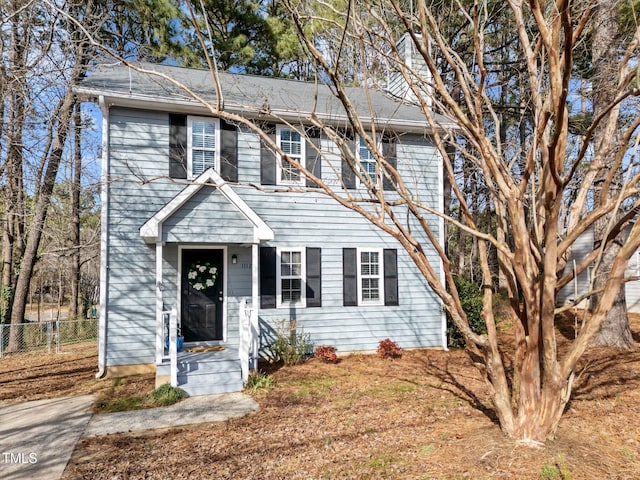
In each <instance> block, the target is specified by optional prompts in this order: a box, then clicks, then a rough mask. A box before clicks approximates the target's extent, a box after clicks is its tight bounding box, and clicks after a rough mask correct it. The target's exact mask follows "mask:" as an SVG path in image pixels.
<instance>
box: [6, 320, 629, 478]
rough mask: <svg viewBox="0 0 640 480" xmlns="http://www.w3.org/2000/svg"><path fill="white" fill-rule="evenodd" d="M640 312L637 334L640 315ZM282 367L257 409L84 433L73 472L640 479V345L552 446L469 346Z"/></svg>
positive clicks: (596, 376) (596, 385)
mask: <svg viewBox="0 0 640 480" xmlns="http://www.w3.org/2000/svg"><path fill="white" fill-rule="evenodd" d="M632 320H633V322H632V327H633V330H634V332H636V333H637V332H639V331H640V317H638V316H634V317H633V319H632ZM94 361H95V360H94ZM3 362H4V359H3V360H0V386H2V387H5V385H6V384H7V382H8V380H7V375H8V373H7V372H6V371H5V369H4V366H3V365H2V363H3ZM94 365H95V363H94ZM38 368H40V367H38ZM42 368H44V367H42ZM71 370H73V369H72V368H71V366H69V365H68V366H67V367H66V368H65V370H64V371H63V372H61V376H59V379H60V380H61V381H62V380H63V379H65V378H66V381H65V382H64V383H66V384H69V383H77V385H78V390H79V391H78V392H77V393H85V392H84V391H98V390H100V389H101V388H102V390H103V391H104V390H108V389H109V388H112V389H113V385H112V382H111V381H110V380H108V381H96V380H93V379H92V375H91V376H89V373H91V374H92V373H93V372H88V371H87V372H86V373H85V377H82V374H81V373H80V372H75V374H76V375H77V376H76V377H73V378H74V379H75V380H69V379H68V377H66V373H69V374H70V375H73V374H74V373H72V372H70V371H71ZM18 371H19V370H18V369H17V368H14V369H13V372H14V373H17V372H18ZM64 372H66V373H64ZM9 374H10V372H9ZM272 376H273V378H274V379H275V381H276V384H275V386H274V387H272V388H271V389H269V390H268V391H265V390H260V391H258V392H256V393H252V395H253V396H254V398H255V399H256V400H257V401H258V403H259V404H260V411H259V412H257V413H256V414H254V415H251V416H248V417H244V418H240V419H236V420H230V421H227V422H223V423H209V424H202V425H196V426H191V427H182V428H176V429H167V430H161V431H148V432H143V433H138V434H131V433H129V434H116V435H108V436H102V437H95V438H85V439H82V440H81V442H80V443H79V444H78V446H77V448H76V450H75V452H74V454H73V456H72V459H71V461H70V463H69V465H68V466H67V469H66V471H65V475H64V478H65V479H86V478H91V479H107V478H108V479H115V478H117V479H143V478H144V479H155V478H176V479H182V478H184V479H227V478H228V479H257V478H260V479H325V478H326V479H384V478H388V479H428V478H434V479H463V478H470V479H541V478H544V479H556V478H557V479H563V478H564V479H568V478H571V479H574V480H578V479H637V478H639V477H640V474H639V473H638V472H640V422H638V418H640V388H638V387H640V352H638V351H634V352H626V353H620V352H612V351H607V350H605V349H597V350H593V351H591V352H590V353H589V355H588V356H587V357H586V358H585V359H584V361H583V363H582V364H581V375H580V377H579V379H578V380H577V382H576V385H575V390H574V395H573V397H572V400H571V402H570V404H569V405H568V407H567V411H566V413H565V415H564V417H563V420H562V422H561V423H560V427H559V429H558V432H557V438H556V439H555V440H554V441H552V442H549V443H548V444H547V445H546V446H545V447H544V448H532V447H529V446H525V445H520V444H517V443H514V442H513V441H511V440H509V439H507V438H506V437H505V436H504V435H503V434H502V433H501V432H500V430H499V428H498V426H497V425H496V423H495V421H494V419H493V416H492V413H491V410H490V403H489V399H488V396H487V390H486V386H485V384H484V382H483V381H482V379H481V378H480V376H479V374H478V373H477V371H476V369H475V368H474V367H473V365H471V363H470V362H469V360H468V358H467V356H466V355H465V354H464V352H461V351H451V352H440V351H414V352H405V353H404V355H403V356H402V358H400V359H396V360H383V359H380V358H378V357H376V356H364V355H353V356H350V357H348V358H345V359H343V360H342V362H341V363H339V364H337V365H332V364H325V363H322V362H320V361H317V360H314V361H311V362H308V363H305V364H303V365H299V366H295V367H287V368H281V369H279V370H276V371H273V372H272ZM27 377H29V376H28V375H27ZM82 378H84V380H82ZM10 382H11V381H9V383H10ZM127 382H129V380H127ZM104 383H107V385H104ZM24 385H25V388H24V389H23V390H22V392H21V393H20V395H22V396H24V397H25V398H29V394H28V393H27V390H29V389H31V388H35V387H36V386H37V381H35V380H33V379H28V381H27V382H26V383H24ZM101 385H102V387H101ZM50 388H51V389H52V391H54V392H58V393H66V392H68V391H69V390H68V389H67V388H66V387H65V388H62V387H55V386H54V385H53V384H50ZM118 388H119V387H118ZM131 388H133V389H135V388H136V387H131ZM145 388H147V387H144V382H142V383H140V384H139V390H140V391H143V390H145ZM36 390H37V389H36ZM0 391H2V392H3V395H4V391H5V389H4V388H2V390H0ZM40 394H41V393H37V394H36V395H40ZM3 398H5V399H6V395H5V396H4V397H3Z"/></svg>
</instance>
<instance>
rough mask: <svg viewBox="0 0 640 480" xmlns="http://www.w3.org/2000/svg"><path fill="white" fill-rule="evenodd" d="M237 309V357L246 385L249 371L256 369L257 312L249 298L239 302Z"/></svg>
mask: <svg viewBox="0 0 640 480" xmlns="http://www.w3.org/2000/svg"><path fill="white" fill-rule="evenodd" d="M239 309H240V312H239V315H238V317H239V318H240V341H239V344H238V355H239V357H240V368H241V371H242V381H243V382H245V383H246V381H247V380H248V379H249V370H250V369H253V368H256V367H257V360H258V348H259V346H258V339H259V336H258V312H257V310H256V309H255V308H253V306H252V303H251V299H249V298H244V299H242V300H240V305H239Z"/></svg>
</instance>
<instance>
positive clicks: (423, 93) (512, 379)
mask: <svg viewBox="0 0 640 480" xmlns="http://www.w3.org/2000/svg"><path fill="white" fill-rule="evenodd" d="M286 3H287V5H288V6H289V8H290V11H291V14H292V16H293V17H294V18H295V20H296V24H297V25H298V27H299V35H300V37H301V38H302V40H303V41H304V42H305V45H306V48H307V50H308V52H309V54H310V55H311V56H313V58H314V59H315V60H316V61H317V62H318V64H319V65H320V66H321V68H322V69H323V72H324V73H325V74H326V75H327V77H328V78H329V82H330V85H331V87H332V88H333V89H334V90H335V93H336V95H337V96H338V98H340V99H341V100H342V103H343V105H344V107H345V109H346V110H347V112H349V115H350V121H351V123H352V124H353V127H354V129H356V130H357V131H358V133H359V134H360V135H366V134H367V130H368V129H366V128H364V120H366V121H367V122H369V121H370V119H362V118H359V117H358V116H357V114H356V113H355V109H354V108H353V107H352V106H351V105H350V103H349V98H348V95H347V93H346V90H345V86H344V82H343V81H342V78H341V76H340V75H338V74H337V69H336V68H335V67H334V65H335V58H332V60H331V61H329V60H327V58H326V57H327V56H326V52H325V51H324V50H320V49H318V48H317V46H316V44H315V43H314V41H313V36H312V35H310V34H309V29H308V27H307V25H308V20H309V14H310V12H308V11H305V10H304V9H303V6H302V5H301V4H298V3H294V2H286ZM364 3H365V7H363V10H364V11H363V12H362V14H361V13H360V12H358V11H356V10H352V11H350V13H349V15H348V16H345V17H344V19H343V26H344V29H343V31H344V36H345V37H350V38H352V40H353V42H354V43H359V44H361V45H368V46H370V47H371V48H375V45H374V44H373V43H372V42H370V40H369V38H370V35H371V33H370V32H371V31H372V29H371V28H367V29H364V28H363V25H365V22H366V24H368V25H370V19H371V18H375V19H376V20H377V29H373V31H377V32H380V33H379V36H381V37H384V38H386V39H388V40H389V43H388V45H387V47H388V51H389V52H392V53H391V54H387V53H386V52H385V51H378V52H377V54H378V55H386V58H387V59H388V61H389V62H390V63H391V64H392V65H393V67H394V68H396V69H398V70H399V71H401V72H402V74H403V75H404V77H405V80H406V81H407V82H408V83H409V85H410V86H411V89H412V90H413V92H414V93H415V96H416V98H418V99H420V105H421V107H422V109H423V113H424V116H425V120H426V121H427V122H428V123H429V125H430V126H431V129H432V132H433V135H434V139H435V141H436V144H437V145H438V147H439V149H440V151H441V154H442V158H443V159H444V161H445V168H446V171H447V174H448V176H449V177H450V181H451V183H452V186H453V191H454V194H455V195H456V197H457V199H458V202H459V204H460V208H461V209H462V212H463V219H464V220H463V222H460V223H459V224H458V225H457V226H458V227H459V228H462V229H464V230H466V231H467V232H468V233H469V234H471V235H473V236H474V237H475V238H476V239H477V242H478V249H479V255H478V257H477V259H478V262H479V264H480V265H479V266H480V269H481V272H482V282H483V285H484V309H483V318H484V320H485V323H486V325H487V330H488V333H487V334H486V335H477V334H475V333H474V332H473V331H471V329H470V328H469V325H468V322H467V319H466V315H465V312H464V310H463V309H462V308H461V305H460V300H459V298H458V297H457V293H456V290H455V285H454V282H453V278H452V275H451V269H450V268H449V263H448V259H447V258H446V257H445V256H444V252H443V251H442V250H441V249H440V248H439V247H438V251H439V253H440V255H441V260H442V262H443V263H444V265H445V276H446V285H445V284H443V283H442V282H441V281H440V280H439V278H438V276H437V274H436V271H435V269H434V268H433V266H432V265H431V264H430V263H429V260H428V258H427V257H426V255H425V254H424V249H422V248H419V247H418V245H417V242H416V238H415V236H413V235H411V234H410V233H408V232H406V231H403V230H402V229H400V228H399V227H400V226H399V225H397V224H396V225H395V226H394V227H395V228H394V227H390V226H389V225H388V219H389V218H391V219H393V213H392V209H391V207H390V206H389V202H387V201H386V200H387V199H385V198H381V197H380V196H379V195H375V194H374V193H372V197H374V198H376V199H377V200H378V205H379V208H380V209H381V210H384V211H386V213H387V215H386V218H385V220H383V219H382V218H372V217H371V216H370V215H369V216H368V218H370V219H371V221H373V222H374V223H375V224H377V225H378V226H380V228H383V229H385V230H386V231H388V232H389V233H390V234H391V235H393V236H395V237H396V238H397V239H398V240H399V241H400V243H402V244H403V245H404V246H405V248H406V249H407V251H408V252H409V254H410V255H411V256H412V258H413V259H414V261H415V263H416V265H417V266H418V267H419V268H420V270H421V272H422V273H423V275H424V276H425V278H426V279H427V281H428V282H429V284H430V286H431V287H432V288H433V290H434V291H435V292H436V293H437V294H438V295H439V296H440V298H441V299H442V300H443V302H444V304H445V306H446V307H447V309H448V310H449V312H450V313H451V316H452V318H453V320H454V322H455V324H456V325H457V326H458V328H459V329H460V330H461V332H462V333H463V335H464V337H465V339H466V343H467V346H468V349H469V351H470V353H471V355H472V356H473V358H474V359H475V360H477V364H478V365H479V366H480V368H481V370H482V371H483V372H484V374H485V375H486V378H487V380H488V383H489V385H490V386H491V391H492V400H493V405H494V408H495V411H496V414H497V416H498V418H499V421H500V424H501V426H502V428H503V430H504V431H505V432H506V433H507V434H508V435H510V436H512V437H514V438H517V439H522V440H532V441H544V440H545V439H547V438H548V437H550V436H552V435H553V433H554V431H555V429H556V427H557V424H558V422H559V420H560V417H561V415H562V412H563V410H564V407H565V405H566V403H567V401H568V400H569V397H570V394H571V387H572V382H573V379H574V374H575V368H576V363H577V361H578V359H579V358H580V356H581V355H582V354H583V353H584V351H585V349H586V348H587V346H588V345H589V343H590V342H591V340H592V339H593V337H594V335H595V334H596V332H598V330H599V328H600V325H601V323H602V321H603V319H604V318H605V316H606V314H607V312H608V311H609V310H610V309H611V306H612V304H613V302H614V298H615V296H616V294H617V292H618V291H619V290H620V287H621V286H622V285H623V283H624V281H625V279H624V269H625V266H626V264H627V262H628V260H629V258H630V257H631V256H632V255H633V253H634V252H635V250H636V249H637V248H638V246H640V226H639V225H638V224H637V223H635V222H633V220H634V219H635V218H636V216H637V213H636V209H637V207H638V205H639V200H638V197H637V187H638V180H639V178H638V172H637V157H636V156H635V151H633V150H631V148H632V146H633V142H634V141H635V140H636V137H637V133H638V125H639V123H640V119H639V118H640V117H638V111H637V107H638V105H637V103H636V100H635V99H636V98H637V95H638V93H639V92H638V89H637V88H636V87H635V79H636V71H635V69H634V68H633V67H634V62H635V61H637V50H638V41H639V40H640V37H639V36H638V33H637V32H636V35H635V36H634V37H633V39H632V40H631V41H630V42H629V43H628V44H627V45H625V50H624V52H623V53H622V54H621V55H620V56H619V57H617V58H616V61H615V66H616V69H615V77H614V78H615V80H614V81H613V82H612V79H609V82H610V83H609V88H610V90H612V91H613V95H612V96H611V99H610V101H609V103H608V106H607V107H606V109H605V113H602V114H600V115H596V116H595V117H594V119H593V123H592V124H591V125H590V126H589V127H588V128H587V129H586V133H585V135H584V139H583V141H581V142H579V141H578V140H577V139H575V138H572V136H571V134H570V131H569V122H568V118H569V113H570V111H569V100H570V96H571V95H572V94H573V95H577V92H576V91H575V89H574V88H573V87H572V70H571V67H572V52H573V49H574V47H575V45H576V44H578V43H579V42H581V41H582V39H583V38H584V36H585V31H586V29H587V28H588V27H590V26H591V25H592V22H593V13H594V7H595V5H596V2H589V1H584V2H566V1H556V2H544V3H539V2H529V3H528V4H525V3H524V2H522V1H520V0H511V1H509V3H508V7H509V11H510V15H511V16H512V23H511V24H509V25H506V24H505V25H502V26H501V28H503V29H504V28H510V29H513V31H514V32H516V33H517V38H518V45H517V47H518V48H519V49H521V51H522V58H523V59H524V61H525V72H526V81H525V82H523V88H525V87H526V89H527V91H528V95H523V96H524V97H525V98H529V99H530V100H529V101H530V103H529V104H528V105H527V108H528V109H530V110H531V112H532V116H533V119H534V122H533V127H532V131H531V132H530V133H529V134H528V136H527V142H526V144H523V145H522V146H523V147H524V148H525V150H524V151H522V152H514V151H510V150H508V149H505V148H504V146H503V144H502V143H503V142H500V139H501V138H502V139H504V137H503V136H502V135H501V131H502V129H503V128H507V125H504V124H503V123H502V122H501V120H500V115H499V113H500V112H499V111H498V110H497V109H496V104H497V103H498V102H499V98H496V89H495V86H494V85H495V82H496V80H497V78H496V76H495V75H493V74H492V73H491V72H490V71H489V70H488V69H487V63H486V61H487V58H488V56H489V50H490V49H489V45H490V41H489V37H490V36H491V34H492V31H493V30H492V24H491V16H490V11H491V9H490V5H489V2H474V4H473V5H470V6H469V8H465V7H464V3H462V2H459V3H458V4H457V6H458V11H457V13H456V14H457V15H459V16H461V17H462V18H464V19H466V20H467V22H468V24H469V26H470V28H469V29H467V30H466V34H467V35H470V36H471V40H470V43H471V44H472V45H473V53H474V62H473V64H471V65H469V64H468V63H466V62H465V61H463V59H462V58H461V56H460V55H459V54H458V52H456V51H455V50H454V49H452V47H451V44H450V43H449V42H448V41H447V38H446V37H445V36H444V35H443V34H442V32H441V29H440V24H441V23H440V21H439V20H440V19H439V18H438V15H437V10H435V9H432V8H430V6H428V5H427V4H426V3H423V2H418V3H417V5H416V7H415V8H416V11H415V13H414V12H410V11H405V10H403V8H402V4H401V3H402V2H399V1H396V0H390V1H388V2H364ZM391 16H395V17H397V18H400V19H402V22H403V23H404V27H405V29H406V31H407V32H409V34H410V36H411V39H412V42H413V45H414V47H415V49H416V51H417V52H419V54H420V57H421V58H422V59H423V60H424V63H425V64H426V66H427V68H428V73H427V74H424V73H422V72H420V71H419V70H418V69H415V68H414V69H412V68H411V67H409V66H407V65H405V64H403V63H402V61H401V60H402V59H401V57H400V56H399V55H398V52H397V50H396V49H395V44H396V41H395V40H396V39H395V37H394V31H393V29H392V28H391V26H390V23H389V21H388V18H390V17H391ZM433 48H436V49H437V50H438V51H439V52H440V54H441V55H442V56H443V57H444V58H445V61H446V63H447V66H448V70H449V71H452V72H453V75H452V76H451V77H449V78H445V77H444V76H443V75H442V71H441V69H438V68H437V66H436V64H435V62H434V61H433V58H432V55H431V49H433ZM363 51H364V49H363ZM363 65H365V62H363ZM452 81H453V82H455V85H457V86H458V88H460V91H461V92H462V95H461V97H460V98H459V99H458V98H454V97H452V95H451V94H450V93H449V92H450V91H451V90H452V88H451V82H452ZM431 102H433V103H432V105H433V107H434V109H435V110H437V111H438V112H439V113H441V114H443V115H445V116H446V117H448V118H450V119H451V120H453V121H454V122H455V123H456V124H457V125H458V127H459V130H458V132H457V134H453V135H451V137H450V138H455V136H456V135H457V136H458V137H459V138H462V139H464V145H465V150H464V151H461V152H460V155H461V156H462V157H463V158H465V160H466V161H467V162H471V163H473V164H474V165H475V166H476V167H477V168H478V169H479V171H481V172H482V174H483V176H484V179H485V183H486V185H487V188H488V189H489V196H490V198H491V203H492V206H493V207H494V208H495V215H496V220H497V222H498V226H499V230H500V231H502V232H505V233H506V234H505V235H502V237H496V236H495V235H493V234H492V233H491V231H488V230H486V229H484V228H482V226H481V225H479V224H478V223H477V222H476V220H475V218H474V215H473V211H472V209H471V208H470V206H469V204H468V198H467V196H466V195H465V193H466V192H463V191H462V190H461V189H460V188H459V187H457V186H456V184H455V177H454V171H453V167H452V165H451V163H450V161H449V158H450V157H449V156H448V155H447V154H446V153H447V151H446V147H447V145H448V142H447V137H445V136H444V135H442V134H441V133H440V132H441V130H440V129H439V128H440V127H441V126H440V125H438V124H437V122H436V117H435V116H434V115H433V113H432V108H431ZM622 112H624V115H622ZM597 129H604V131H605V132H606V133H605V134H603V135H602V137H601V140H600V141H599V142H597V143H596V145H595V147H594V149H593V151H591V150H590V148H589V145H591V143H592V142H591V140H592V138H593V136H594V134H595V132H596V130H597ZM325 130H326V129H325ZM371 145H375V143H374V142H373V141H372V143H371ZM612 152H613V153H612ZM343 153H344V154H345V155H346V154H347V153H348V152H343ZM523 159H524V161H522V160H523ZM377 160H378V163H379V165H380V168H381V169H382V170H383V171H384V172H385V175H387V176H389V177H391V178H393V180H394V181H395V182H396V184H397V191H398V193H399V195H400V197H401V198H402V200H403V202H406V204H407V207H408V209H409V210H410V211H411V213H412V214H413V215H414V216H415V217H416V218H417V219H418V220H419V221H420V223H421V225H422V226H423V228H424V231H425V232H426V233H427V235H428V237H429V238H431V239H433V237H434V235H433V234H432V232H431V230H430V228H429V225H428V222H427V221H426V220H425V215H427V214H428V213H435V214H438V212H430V211H429V209H428V208H427V207H426V206H424V205H421V204H420V203H418V202H416V201H415V200H414V199H413V198H412V197H411V194H410V192H409V191H407V190H405V187H404V184H403V182H402V179H401V178H397V172H396V171H395V169H393V168H392V167H391V166H390V165H389V164H388V162H386V160H385V158H383V157H381V156H380V157H379V158H378V159H377ZM585 165H588V168H587V170H588V171H589V172H595V171H598V169H599V168H600V167H601V166H603V165H607V166H608V169H607V176H606V179H607V180H608V183H609V184H612V183H613V179H615V178H621V179H624V180H625V182H624V183H622V184H620V183H618V185H619V189H618V190H616V194H614V195H608V194H605V195H601V196H600V202H599V204H597V205H593V204H590V203H589V201H588V198H589V194H590V190H591V182H589V181H588V178H587V179H586V181H585V179H583V182H582V186H581V188H580V190H579V192H578V194H577V196H575V197H573V198H574V199H577V200H576V201H574V202H573V204H572V205H571V208H567V204H566V202H567V201H568V198H567V196H566V193H567V189H568V188H569V185H570V184H571V182H572V181H573V180H574V179H575V175H576V172H577V170H578V169H579V168H582V167H584V166H585ZM352 167H353V168H354V169H355V170H356V172H357V171H358V165H357V164H352ZM591 178H593V177H591ZM607 193H608V192H607ZM355 207H356V208H355V209H357V208H358V206H355ZM352 208H353V207H352ZM567 211H568V212H570V213H571V214H570V215H568V216H567V217H563V212H567ZM612 212H616V215H615V221H612V222H610V223H609V225H608V231H609V234H608V235H607V236H605V237H604V244H605V245H604V246H607V245H606V244H607V243H611V242H613V241H614V240H615V239H616V237H617V234H618V233H620V232H622V231H625V233H626V236H625V238H624V242H623V243H622V244H621V246H620V249H619V250H618V251H617V252H616V253H615V255H614V257H613V258H611V259H610V262H611V272H610V274H609V276H608V277H607V278H606V280H605V282H604V283H603V284H602V285H601V286H599V288H598V292H597V293H598V294H599V299H598V302H597V305H596V306H595V308H594V309H593V312H592V314H591V316H590V317H589V318H586V319H585V322H584V325H583V326H582V328H581V329H580V331H579V332H578V334H577V337H576V339H575V341H574V342H573V344H572V345H571V347H570V348H569V350H568V351H567V352H566V353H565V354H564V355H562V356H561V355H560V354H559V352H558V349H557V339H556V330H555V319H556V315H557V314H558V313H559V312H560V311H561V310H562V308H557V307H556V295H557V293H558V291H559V290H560V288H562V286H564V285H566V284H567V283H568V282H569V281H570V279H571V278H572V276H573V272H570V271H568V272H567V273H565V270H570V269H565V267H566V259H567V258H568V254H569V253H570V252H571V248H572V246H573V244H574V243H575V241H576V240H577V239H578V238H579V237H580V235H582V234H583V233H584V232H585V231H586V230H587V229H588V228H590V227H591V226H592V225H593V224H594V222H596V221H597V220H598V219H600V218H603V217H605V216H607V215H609V214H610V213H612ZM363 214H364V213H363ZM447 220H448V221H454V219H452V218H447ZM489 245H492V246H493V247H494V248H496V249H497V251H498V252H499V259H500V273H501V274H502V276H503V277H504V279H505V281H506V282H507V285H508V292H509V301H510V316H511V322H512V324H513V327H514V329H513V330H514V344H513V351H512V352H510V355H513V364H512V365H513V366H512V367H511V369H509V368H508V365H509V363H508V362H507V359H506V358H505V357H504V353H503V352H501V350H500V349H499V347H498V339H497V330H496V321H495V316H494V312H493V309H492V296H493V291H494V283H493V278H492V272H491V269H490V265H489V260H488V259H489V256H488V248H489ZM600 257H601V250H599V249H595V250H594V251H593V252H591V253H590V254H589V255H588V256H587V258H585V259H584V261H583V262H581V264H580V265H579V267H578V269H577V270H578V272H580V271H584V270H585V269H586V268H587V266H588V265H589V264H590V263H591V262H592V261H594V260H595V259H598V258H600ZM447 288H448V290H447ZM449 292H451V293H449ZM593 293H595V292H593V291H592V292H587V293H586V294H585V296H587V297H590V296H592V295H593Z"/></svg>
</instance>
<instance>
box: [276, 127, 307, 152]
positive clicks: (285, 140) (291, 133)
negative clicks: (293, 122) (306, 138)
mask: <svg viewBox="0 0 640 480" xmlns="http://www.w3.org/2000/svg"><path fill="white" fill-rule="evenodd" d="M280 148H282V151H283V152H284V153H286V154H287V155H291V156H294V157H299V156H300V154H301V153H302V142H301V138H300V133H298V132H296V131H295V130H280Z"/></svg>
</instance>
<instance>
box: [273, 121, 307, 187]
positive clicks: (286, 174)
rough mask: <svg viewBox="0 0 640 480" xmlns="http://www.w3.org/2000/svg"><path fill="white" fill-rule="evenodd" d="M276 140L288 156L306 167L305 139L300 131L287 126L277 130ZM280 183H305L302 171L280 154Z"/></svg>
mask: <svg viewBox="0 0 640 480" xmlns="http://www.w3.org/2000/svg"><path fill="white" fill-rule="evenodd" d="M276 142H277V144H278V146H279V147H280V149H281V150H282V151H283V152H284V153H285V154H286V155H287V157H289V158H291V159H292V160H295V161H296V162H298V163H299V164H300V165H302V166H303V167H304V159H305V141H304V137H303V136H302V135H300V132H298V131H297V130H294V129H292V128H288V127H285V126H279V127H278V128H277V130H276ZM277 180H278V182H277V183H278V185H304V178H303V176H302V175H301V173H300V171H299V170H298V169H297V168H295V167H294V166H293V165H292V164H291V163H289V162H288V161H286V160H285V159H284V158H282V157H281V156H280V155H278V178H277Z"/></svg>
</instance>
